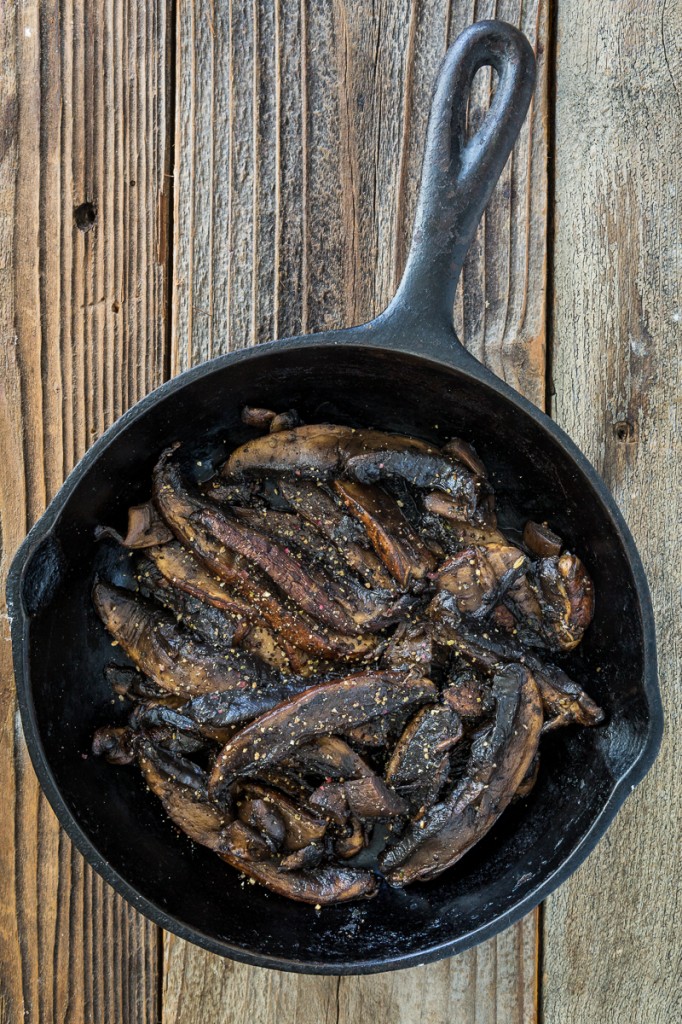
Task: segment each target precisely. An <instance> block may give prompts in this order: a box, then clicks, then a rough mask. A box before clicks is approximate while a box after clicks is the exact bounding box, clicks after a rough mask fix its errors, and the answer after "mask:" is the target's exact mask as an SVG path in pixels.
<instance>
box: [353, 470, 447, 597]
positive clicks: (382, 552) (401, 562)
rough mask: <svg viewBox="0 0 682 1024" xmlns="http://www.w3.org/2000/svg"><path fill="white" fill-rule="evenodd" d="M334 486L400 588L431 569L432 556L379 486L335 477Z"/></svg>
mask: <svg viewBox="0 0 682 1024" xmlns="http://www.w3.org/2000/svg"><path fill="white" fill-rule="evenodd" d="M334 489H335V490H336V492H337V494H339V495H340V496H341V498H342V499H343V501H344V502H345V504H346V506H347V508H348V509H349V511H350V512H351V513H352V514H353V515H354V516H356V517H357V518H358V519H359V520H360V522H361V523H362V525H363V526H364V527H365V530H366V531H367V535H368V537H369V539H370V540H371V542H372V546H373V547H374V550H375V551H376V553H377V554H378V556H379V558H380V559H381V561H382V562H383V563H384V565H385V566H386V568H387V569H388V571H389V572H390V573H391V575H392V576H393V577H394V578H395V579H396V580H397V581H398V583H399V584H400V585H401V587H403V588H405V589H407V588H408V587H409V586H410V585H411V584H412V583H413V582H414V581H415V580H421V579H423V578H424V577H425V576H426V574H427V573H428V572H431V571H432V570H433V568H434V567H435V559H434V557H433V555H432V554H431V552H430V551H429V550H428V548H427V547H426V545H425V544H424V542H423V540H422V539H421V537H420V536H419V534H418V533H416V531H415V530H414V529H413V528H412V526H410V524H409V523H408V521H407V519H406V518H405V516H404V515H403V514H402V512H401V510H400V506H399V505H398V503H397V501H396V499H395V498H393V497H392V496H391V495H390V494H387V493H386V491H384V490H382V488H380V487H367V486H364V487H363V486H362V485H360V484H358V483H355V482H354V481H350V480H335V481H334Z"/></svg>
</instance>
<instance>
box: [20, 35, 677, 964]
mask: <svg viewBox="0 0 682 1024" xmlns="http://www.w3.org/2000/svg"><path fill="white" fill-rule="evenodd" d="M484 63H491V64H493V66H494V67H496V69H497V70H498V72H499V73H500V84H499V86H498V90H497V94H496V99H495V102H494V103H493V107H492V108H491V112H490V114H489V116H488V121H487V122H486V123H487V126H488V134H487V135H484V137H482V138H480V137H479V136H477V137H476V138H477V139H478V142H476V139H474V140H470V141H469V142H468V143H465V142H464V141H463V120H462V119H461V116H460V115H461V109H462V107H463V102H462V97H463V96H464V97H465V96H466V95H468V88H469V85H470V82H471V79H472V78H473V74H474V73H475V70H477V68H478V67H479V66H481V64H484ZM505 76H506V77H505ZM510 76H511V77H510ZM532 80H533V62H532V54H531V53H530V51H529V48H528V44H527V43H526V41H525V39H524V38H523V37H522V36H520V34H519V33H518V32H517V31H516V30H515V29H512V28H510V27H509V26H505V25H502V24H501V23H499V22H482V23H478V24H477V25H475V26H473V27H472V29H469V30H467V32H466V33H464V35H463V36H461V37H460V39H459V40H458V41H457V42H456V43H455V45H454V47H453V48H452V49H451V51H450V52H449V54H448V57H447V58H446V64H445V66H444V69H443V72H442V74H441V79H440V81H439V85H438V88H437V91H436V97H435V100H434V113H433V114H432V119H431V123H430V127H429V141H428V145H427V156H426V160H425V171H424V179H423V186H422V194H421V199H420V211H419V213H418V216H417V224H416V227H415V235H414V242H413V248H412V251H411V255H410V259H409V261H408V267H407V270H406V275H405V278H404V280H403V284H402V285H401V289H400V290H399V292H398V295H397V297H396V299H395V300H394V302H393V303H392V304H391V306H390V307H389V309H388V310H387V311H386V313H384V314H383V315H382V316H381V317H379V318H378V319H377V320H375V321H373V322H372V323H370V324H367V325H363V326H361V327H358V328H352V329H349V330H346V331H338V332H332V333H328V334H320V335H315V336H309V337H302V338H294V339H288V340H286V341H281V342H273V343H270V344H268V345H264V346H260V347H259V348H258V349H254V350H247V351H243V352H238V353H233V354H231V355H228V356H225V357H222V358H220V359H216V360H213V361H212V362H209V363H206V364H203V365H202V366H200V367H197V368H196V369H194V370H191V371H189V372H187V373H186V374H183V375H182V376H180V377H178V378H176V379H175V380H173V381H171V382H169V383H168V384H165V385H164V386H163V387H161V388H159V389H158V390H157V391H156V392H154V393H153V394H151V395H149V396H148V397H147V398H145V399H144V400H143V401H142V402H140V403H138V405H136V406H135V407H134V408H133V409H132V410H130V412H128V413H127V414H126V415H125V416H123V417H122V418H121V419H120V420H119V421H118V422H117V423H116V424H115V425H114V426H113V427H112V428H111V429H110V430H109V431H108V432H107V433H106V434H105V435H104V436H103V437H102V438H100V440H99V441H98V442H97V443H96V444H95V445H94V446H93V447H92V448H91V450H90V451H89V452H88V454H87V455H86V456H85V458H84V459H83V460H82V462H81V463H80V464H79V465H78V467H77V468H76V469H75V470H74V472H73V473H72V474H71V476H70V477H69V479H68V480H67V482H66V483H65V485H64V487H63V488H62V489H61V491H60V492H59V494H58V495H57V497H56V498H55V499H54V501H53V502H52V504H51V505H50V507H49V508H48V510H47V511H46V513H45V515H44V516H43V517H42V519H41V520H40V521H39V523H38V524H37V525H36V527H35V528H34V529H33V530H32V531H31V533H30V534H29V537H28V538H27V539H26V541H25V543H24V545H23V546H22V548H21V549H20V551H19V552H18V554H17V556H16V558H15V561H14V564H13V566H12V570H11V574H10V580H9V585H8V596H9V602H10V613H11V618H12V640H13V649H14V657H15V669H16V676H17V691H18V696H19V705H20V709H21V715H22V722H23V726H24V730H25V733H26V738H27V743H28V747H29V751H30V754H31V757H32V759H33V763H34V766H35V768H36V771H37V774H38V777H39V779H40V781H41V784H42V786H43V788H44V789H45V792H46V794H47V796H48V798H49V800H50V802H51V803H52V806H53V807H54V809H55V811H56V813H57V815H58V817H59V820H60V822H61V823H62V825H63V826H64V828H65V829H66V831H67V833H68V834H69V836H70V837H71V838H72V839H73V841H74V842H75V844H76V845H77V847H78V848H79V849H80V850H81V852H82V853H83V854H84V855H85V856H86V858H87V859H88V860H89V861H90V863H91V864H92V865H93V867H94V868H95V869H96V870H97V871H98V872H99V873H100V874H101V875H102V876H103V877H104V878H105V879H106V880H107V881H108V882H110V883H111V884H112V885H113V886H114V887H115V888H116V889H117V890H118V891H119V892H120V893H121V894H122V895H124V896H125V897H126V898H127V899H129V900H130V901H131V902H132V903H133V904H134V905H135V906H136V907H137V908H138V909H140V910H141V911H142V912H143V913H145V914H147V915H148V916H149V917H151V918H152V919H153V920H154V921H156V922H157V923H158V924H160V925H162V926H163V927H164V928H167V929H169V930H170V931H173V932H175V933H177V934H178V935H181V936H182V937H184V938H187V939H190V940H191V941H194V942H197V943H199V944H200V945H202V946H205V947H206V948H208V949H210V950H212V951H214V952H217V953H221V954H223V955H226V956H230V957H233V958H235V959H238V960H243V961H246V962H248V963H252V964H257V965H260V966H268V967H276V968H280V969H285V970H291V971H302V972H310V973H328V974H345V973H365V972H371V971H384V970H389V969H392V968H397V967H407V966H412V965H414V964H418V963H424V962H426V961H429V960H435V959H439V958H440V957H443V956H448V955H451V954H453V953H456V952H458V951H461V950H463V949H466V948H468V947H469V946H471V945H473V944H475V943H477V942H479V941H482V940H483V939H485V938H488V937H489V936H491V935H493V934H495V933H497V932H499V931H501V930H502V929H503V928H505V927H507V926H508V925H509V924H511V923H513V922H514V921H516V920H518V919H519V918H520V917H521V916H523V915H524V914H525V913H527V912H528V910H529V909H531V908H532V907H533V906H535V905H536V904H537V903H538V902H539V901H540V900H541V899H543V898H544V897H545V896H546V895H547V894H548V893H549V892H551V891H552V890H553V889H554V888H556V886H558V885H559V884H560V883H561V882H562V881H563V880H564V879H565V878H566V877H567V876H568V875H569V874H570V873H571V872H572V871H574V870H575V868H576V867H577V866H578V865H579V864H580V862H581V861H582V860H583V859H584V857H585V856H586V855H587V854H588V853H589V851H590V850H591V849H592V848H593V847H594V845H595V843H596V842H597V841H598V840H599V838H600V837H601V836H602V835H603V833H604V832H605V830H606V828H607V827H608V825H609V823H610V821H611V820H612V819H613V817H614V815H615V814H616V812H617V810H618V808H619V807H620V805H621V804H622V802H623V800H624V799H625V797H626V796H627V794H628V793H629V792H630V791H631V789H632V788H633V787H634V786H635V785H636V784H637V783H638V782H639V781H640V780H641V778H642V777H643V776H644V774H645V773H646V771H647V770H648V768H649V767H650V765H651V764H652V762H653V760H654V758H655V756H656V753H657V750H658V745H659V743H660V735H661V730H662V712H661V706H660V698H659V694H658V684H657V673H656V649H655V635H654V623H653V614H652V609H651V603H650V599H649V594H648V590H647V585H646V579H645V576H644V572H643V569H642V566H641V562H640V559H639V556H638V554H637V551H636V549H635V546H634V543H633V541H632V538H631V536H630V534H629V532H628V530H627V527H626V525H625V523H624V521H623V519H622V517H621V515H620V513H619V512H618V509H617V508H616V506H615V503H614V501H613V499H612V498H611V496H610V495H609V493H608V491H607V489H606V487H605V485H604V483H603V482H602V481H601V479H600V478H599V476H598V475H597V474H596V472H595V471H594V469H593V468H592V467H591V466H590V465H589V463H588V462H587V460H586V459H585V458H584V456H582V454H581V453H580V452H579V451H578V449H577V448H576V447H575V445H574V444H573V443H572V442H571V441H570V439H569V438H568V437H567V436H566V435H565V434H564V433H563V432H562V431H561V430H560V429H559V428H558V427H557V426H556V425H555V424H554V423H553V422H552V421H551V420H549V419H548V418H547V417H546V416H544V414H542V413H541V412H539V411H538V410H537V409H536V408H535V407H533V406H532V405H530V403H528V402H527V401H526V400H525V399H523V398H521V397H520V396H519V395H517V394H516V393H515V392H514V391H512V390H511V389H510V388H509V387H507V386H506V385H505V384H503V383H502V382H501V381H499V380H498V379H497V378H496V377H494V376H493V375H492V374H491V373H490V372H489V371H488V370H486V369H485V368H484V367H483V366H481V365H480V364H479V363H478V362H476V360H474V359H473V358H472V357H471V356H469V355H468V354H467V353H466V352H465V350H464V349H463V348H462V347H461V346H460V345H459V343H458V342H457V340H456V338H455V337H454V334H453V332H452V326H451V322H450V313H449V311H450V310H451V309H452V294H453V292H454V285H455V282H456V277H457V274H458V272H459V267H460V266H461V261H462V260H463V256H464V252H465V250H466V246H467V244H468V241H469V239H470V237H471V235H472V233H473V231H474V229H475V226H476V222H477V220H478V217H479V216H480V213H481V211H482V209H483V207H484V205H485V203H486V202H487V199H488V197H489V195H490V192H491V191H492V187H493V186H494V183H495V180H496V178H497V175H498V174H499V171H500V170H501V167H502V166H503V164H504V162H505V160H506V157H507V155H508V152H509V149H510V148H511V145H512V144H513V140H514V138H515V136H516V133H517V131H518V127H519V126H520V124H521V121H522V120H523V116H524V114H525V110H526V107H527V103H528V99H529V97H530V91H531V89H532ZM496 103H497V107H496V106H495V104H496ZM446 115H447V116H446ZM484 128H485V126H484ZM479 135H480V133H479ZM475 142H476V146H474V152H473V154H472V151H471V149H470V148H469V147H470V146H471V145H472V143H475ZM477 147H478V148H477ZM491 154H492V155H491ZM493 157H494V159H493ZM470 167H474V170H475V171H476V175H474V177H471V174H472V173H473V172H470ZM434 168H435V172H434ZM434 175H435V176H434ZM467 175H469V177H467ZM443 204H445V205H443ZM453 209H454V212H453ZM439 210H440V214H439ZM444 211H445V212H444ZM453 254H454V255H453ZM245 404H255V405H259V406H266V407H271V408H274V409H282V410H284V409H288V408H291V407H295V408H297V409H298V410H299V412H300V413H301V414H302V415H303V417H304V419H305V420H307V421H308V422H314V421H316V420H317V421H321V420H327V421H334V422H341V423H349V424H351V425H354V426H366V427H377V428H382V429H386V430H394V431H399V432H401V433H409V434H414V435H416V436H418V437H422V438H424V439H426V440H429V441H433V442H435V443H438V442H439V440H440V441H443V440H444V439H445V438H446V437H448V436H451V435H457V436H460V437H463V438H464V439H466V440H469V441H472V442H474V443H475V445H476V448H477V449H478V451H479V452H480V454H481V456H482V457H483V460H484V461H485V463H486V465H487V466H488V469H489V472H490V475H491V478H492V483H493V486H494V488H495V492H496V495H497V498H498V505H499V514H500V522H501V526H502V528H503V529H505V530H507V529H509V530H511V531H512V532H513V530H514V529H518V528H520V527H521V526H522V524H523V522H524V521H525V520H526V519H527V518H532V519H535V520H544V519H546V520H548V521H549V522H550V523H551V525H552V527H553V528H554V529H555V530H556V531H557V532H558V533H559V534H560V535H561V536H562V537H563V538H564V539H565V542H566V544H567V546H568V547H569V548H570V549H571V550H574V551H575V552H576V553H578V554H579V555H580V557H581V558H582V559H583V560H584V561H585V563H586V565H587V567H588V570H589V572H590V574H591V576H592V577H593V579H594V584H595V592H596V597H597V601H596V614H595V619H594V623H593V625H592V626H591V628H590V629H589V630H588V632H587V634H586V636H585V639H584V641H583V643H582V644H581V645H580V647H579V648H578V649H577V651H575V652H573V653H572V654H571V655H570V656H568V657H567V658H566V662H565V664H566V666H567V668H568V670H569V671H570V674H571V675H572V676H574V677H575V678H576V679H577V681H578V682H579V683H580V684H581V685H584V686H585V688H586V689H587V691H588V692H589V693H590V695H591V696H593V697H594V698H595V699H596V700H597V701H598V703H599V704H601V705H602V706H603V707H604V709H605V710H606V713H607V720H606V723H605V724H604V725H603V726H601V727H599V728H595V729H578V728H567V729H563V730H559V731H558V732H556V733H553V734H551V736H550V737H547V738H546V739H545V740H543V745H542V762H541V771H540V776H539V779H538V783H537V785H536V786H535V788H534V789H533V791H532V792H531V794H530V795H529V797H527V798H526V799H525V800H523V801H520V802H519V803H518V804H515V805H514V806H513V807H512V808H510V809H509V810H508V811H507V812H505V814H504V815H503V816H502V817H501V819H500V820H499V821H498V823H497V825H496V826H495V827H494V829H493V830H492V831H491V832H490V833H489V834H488V835H487V836H486V837H485V839H484V840H483V841H482V842H480V843H479V844H478V845H477V846H476V847H475V848H474V849H473V850H472V851H471V852H470V853H469V854H467V855H466V856H465V857H464V858H463V859H462V860H461V861H460V862H459V863H458V864H457V865H456V866H455V867H454V868H452V869H451V870H449V871H448V872H446V873H445V874H444V875H443V876H441V877H440V878H438V879H437V880H434V881H433V882H430V883H427V884H417V885H414V886H412V887H410V888H408V889H406V890H405V891H397V890H392V889H390V888H388V887H387V886H384V887H383V888H382V890H381V891H380V893H379V895H378V897H377V898H376V899H374V900H371V901H369V902H364V903H356V904H350V905H342V906H336V907H328V908H325V909H324V910H322V911H320V912H316V911H315V910H313V909H312V908H311V907H309V906H305V905H301V904H294V903H291V902H289V901H287V900H284V899H283V898H281V897H278V896H276V895H274V894H270V893H268V892H266V891H265V890H263V889H261V888H260V887H258V886H253V885H248V884H245V883H244V882H243V881H242V880H240V878H239V876H238V875H237V873H236V872H234V871H233V870H232V869H230V868H228V867H227V866H226V865H225V864H223V863H222V862H221V861H220V860H219V859H218V858H216V857H215V855H214V854H212V853H211V852H210V851H208V850H205V849H203V848H201V847H199V846H196V845H194V844H193V843H192V842H191V841H190V840H189V839H187V837H185V836H184V835H182V834H180V833H179V832H178V831H177V829H175V828H174V827H173V826H172V824H171V823H170V822H169V821H168V819H167V818H166V817H165V815H164V813H163V811H162V809H161V807H160V804H159V803H158V801H157V800H156V799H155V798H154V797H153V796H152V795H151V794H149V793H148V792H147V791H146V789H145V787H144V785H143V783H142V781H141V779H140V777H139V773H138V772H137V771H136V770H135V769H121V768H115V767H112V766H110V765H108V764H106V763H103V762H101V761H100V760H98V759H95V758H93V757H91V756H90V754H89V749H90V741H91V737H92V733H93V731H94V729H95V728H97V727H98V726H99V725H102V724H105V723H110V722H111V721H112V720H113V719H115V718H116V716H117V715H121V714H122V711H121V709H120V707H119V706H118V702H116V701H115V700H112V695H111V692H110V690H109V688H108V686H107V684H106V683H105V680H104V677H103V668H104V666H105V665H106V664H109V663H110V662H111V661H112V660H117V659H118V660H120V661H121V662H124V660H125V659H124V657H123V656H122V655H121V654H119V653H117V652H116V650H115V649H112V647H111V643H110V639H109V638H108V636H107V634H106V633H105V631H104V628H103V627H102V625H101V623H100V622H99V620H98V619H97V617H96V615H95V612H94V609H93V607H92V603H91V600H90V589H91V586H92V580H93V575H94V571H95V567H96V566H100V567H101V565H102V563H103V562H106V561H107V560H112V559H114V558H118V557H119V556H118V555H117V554H115V553H114V551H113V549H112V548H111V547H109V546H108V545H106V544H105V545H102V544H101V543H100V544H98V543H97V542H96V541H95V536H94V531H95V527H96V526H97V525H100V524H102V523H107V524H110V525H118V526H122V525H123V523H124V521H125V513H126V509H127V507H128V506H129V505H130V504H133V503H136V502H140V501H143V500H145V499H146V498H148V496H149V481H150V474H151V470H152V467H153V465H154V463H155V461H156V459H157V457H158V455H159V453H160V452H161V450H162V449H163V448H164V447H165V446H167V444H168V443H169V442H171V441H175V440H180V441H184V442H186V443H187V444H188V445H193V446H194V449H193V450H194V451H195V453H196V461H202V462H203V461H204V459H205V458H206V457H208V456H210V455H211V454H212V453H215V452H216V451H218V450H219V449H220V448H221V447H222V446H224V445H226V444H227V445H229V446H234V445H235V444H238V443H240V442H241V441H242V440H245V439H246V437H247V436H250V434H249V431H248V430H247V428H245V427H244V426H243V425H242V424H241V421H240V411H241V409H242V407H243V406H244V405H245ZM197 438H199V439H201V447H197Z"/></svg>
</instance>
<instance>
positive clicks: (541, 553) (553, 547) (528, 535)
mask: <svg viewBox="0 0 682 1024" xmlns="http://www.w3.org/2000/svg"><path fill="white" fill-rule="evenodd" d="M523 543H524V544H525V545H526V547H527V548H528V550H529V551H530V552H531V553H532V554H534V555H536V556H537V557H538V558H552V557H556V556H558V555H560V554H561V549H562V547H563V541H562V540H561V537H558V536H557V534H556V533H553V532H552V530H550V528H549V527H548V526H547V524H546V523H534V522H533V520H532V519H529V520H528V522H527V523H526V525H525V526H524V528H523Z"/></svg>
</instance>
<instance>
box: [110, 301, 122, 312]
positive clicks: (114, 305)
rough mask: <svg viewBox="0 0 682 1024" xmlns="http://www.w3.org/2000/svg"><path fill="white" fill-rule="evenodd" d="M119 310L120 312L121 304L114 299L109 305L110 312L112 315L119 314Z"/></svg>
mask: <svg viewBox="0 0 682 1024" xmlns="http://www.w3.org/2000/svg"><path fill="white" fill-rule="evenodd" d="M120 310H121V303H120V302H119V301H118V299H114V301H113V302H112V303H111V312H112V313H119V312H120Z"/></svg>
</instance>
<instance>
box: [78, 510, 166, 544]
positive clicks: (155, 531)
mask: <svg viewBox="0 0 682 1024" xmlns="http://www.w3.org/2000/svg"><path fill="white" fill-rule="evenodd" d="M96 536H97V538H98V539H99V538H101V537H111V538H112V539H113V540H115V541H118V543H119V544H122V545H123V547H125V548H132V549H138V548H150V547H153V546H154V545H155V544H165V543H166V542H167V541H169V540H172V539H173V533H172V531H171V530H170V529H169V528H168V526H167V525H166V524H165V523H164V521H163V519H162V518H161V516H160V515H159V513H158V512H157V511H156V508H155V506H154V503H153V502H151V501H145V502H144V504H142V505H132V506H131V507H130V508H129V509H128V530H127V532H126V535H125V537H122V536H121V534H120V533H117V532H116V530H114V529H112V528H111V527H110V526H99V527H98V528H97V530H96Z"/></svg>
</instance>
